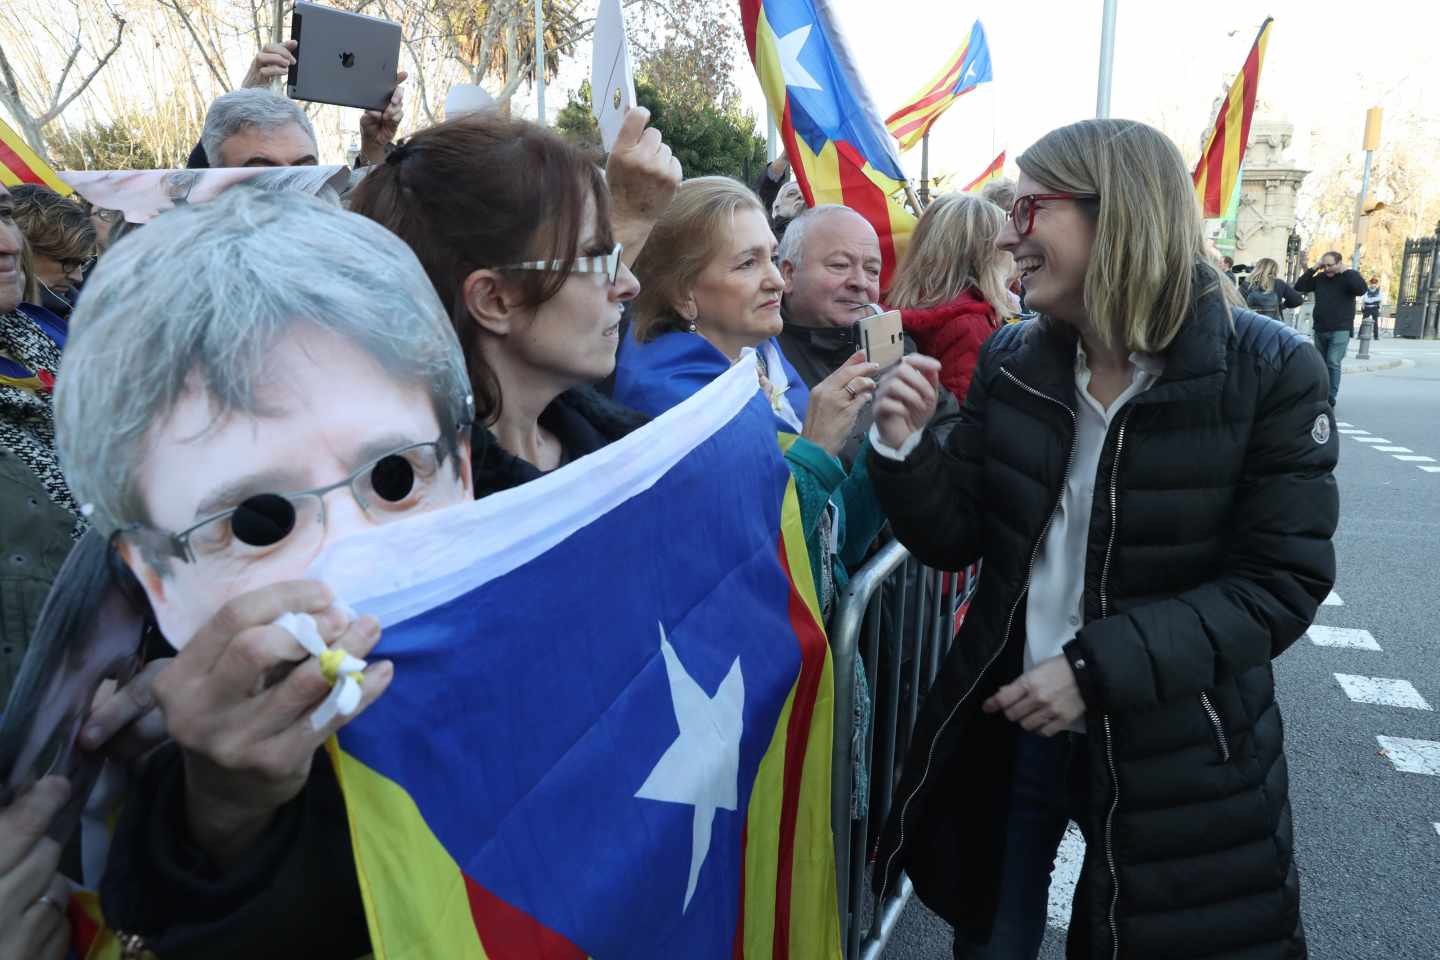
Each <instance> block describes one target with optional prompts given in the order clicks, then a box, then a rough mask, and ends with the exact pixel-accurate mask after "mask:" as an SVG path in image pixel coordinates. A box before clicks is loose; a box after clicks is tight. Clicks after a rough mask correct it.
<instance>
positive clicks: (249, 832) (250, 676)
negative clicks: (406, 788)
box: [56, 190, 473, 960]
mask: <svg viewBox="0 0 1440 960" xmlns="http://www.w3.org/2000/svg"><path fill="white" fill-rule="evenodd" d="M277 250H283V251H284V256H276V251H277ZM58 384H59V386H58V389H57V395H56V409H57V433H58V441H59V447H60V452H61V459H62V462H63V464H64V467H65V475H66V478H67V479H68V481H69V484H70V487H71V489H72V490H73V491H74V493H75V496H76V497H77V498H78V500H79V501H80V502H82V503H84V504H85V505H86V511H87V515H88V517H89V520H90V522H91V524H92V526H93V528H94V530H95V531H96V533H97V535H99V536H102V537H105V538H108V540H109V542H110V543H111V544H112V545H113V550H114V551H115V553H116V554H117V556H118V557H119V558H120V559H121V560H122V561H123V564H124V567H125V568H126V570H127V571H128V573H129V574H130V575H132V576H133V577H134V579H135V581H136V582H137V583H138V586H139V589H140V593H141V596H142V597H143V600H142V601H141V602H142V603H143V605H144V606H145V607H146V608H147V610H146V611H145V612H146V613H147V614H148V615H150V616H152V617H153V618H154V621H155V622H156V623H157V624H158V626H159V629H160V631H161V633H163V635H164V637H165V639H166V640H167V641H168V642H169V643H170V645H171V646H173V647H174V648H176V649H177V650H178V653H177V654H176V655H175V657H174V659H173V661H172V662H171V663H170V664H169V665H168V666H167V667H165V669H164V670H163V671H161V672H160V673H159V675H158V676H157V677H156V678H155V682H154V688H153V689H154V694H153V697H154V701H155V702H156V703H158V704H159V706H160V707H161V709H162V710H163V713H164V717H165V724H166V730H167V732H168V733H169V735H170V737H171V739H172V743H170V744H168V745H166V746H164V747H162V748H161V749H159V750H158V751H156V752H155V753H154V754H152V755H151V756H150V757H149V759H148V760H147V762H146V763H145V764H144V766H143V767H142V769H141V771H140V773H139V775H138V777H137V779H136V781H135V783H134V785H133V788H132V789H131V792H130V794H129V796H128V797H127V802H126V804H125V807H124V812H123V814H122V816H121V818H120V821H119V823H118V824H117V826H116V829H115V834H114V839H113V844H112V846H111V851H110V857H109V863H108V865H107V866H106V869H105V877H104V881H103V883H102V885H101V889H102V900H103V902H104V908H105V916H106V920H107V922H108V923H109V925H110V926H111V927H112V928H115V929H118V930H120V931H124V932H125V934H126V935H127V936H132V937H135V938H138V941H139V942H141V943H143V945H144V946H145V947H146V948H148V949H149V950H151V951H152V952H154V953H155V954H156V955H159V956H187V955H188V956H219V955H222V954H225V955H236V954H237V953H238V954H240V955H263V954H264V953H266V952H269V953H271V954H272V955H289V956H313V957H322V958H328V957H337V958H345V960H349V958H352V957H356V956H361V955H364V954H366V953H368V952H369V951H370V944H369V938H368V934H367V933H366V925H365V919H364V911H363V907H362V904H361V900H360V894H359V888H358V882H357V880H356V877H355V874H354V861H353V858H352V857H351V854H350V839H349V831H348V826H347V823H346V819H345V814H344V807H343V802H342V800H341V796H340V792H339V787H338V785H337V783H336V780H335V775H334V771H333V770H332V769H331V766H330V762H329V760H328V758H327V757H326V756H325V755H324V753H323V752H317V751H319V748H320V746H321V745H322V744H323V743H324V741H325V739H326V738H327V737H328V736H329V735H330V734H332V733H333V732H334V731H335V730H336V729H338V728H339V727H340V726H342V725H343V724H344V723H346V722H348V720H349V719H351V718H352V717H354V716H356V715H358V714H359V713H360V712H363V710H364V709H365V708H366V707H368V705H369V704H370V703H372V702H373V701H374V700H375V698H377V697H379V696H381V695H383V693H384V692H385V690H386V688H387V686H388V684H389V682H390V679H391V677H392V676H393V668H392V667H391V666H390V665H389V664H388V663H385V662H380V663H373V664H370V665H368V667H366V668H365V670H364V674H363V683H362V684H361V686H360V687H359V696H358V701H357V702H356V703H354V704H353V705H351V707H352V708H351V709H349V710H348V711H347V710H346V709H345V708H343V707H342V708H339V709H334V710H329V711H328V712H326V713H322V714H321V715H320V718H323V719H321V722H318V723H316V722H312V720H315V719H319V718H317V710H321V711H324V710H325V709H326V706H327V704H331V703H332V700H331V698H332V697H333V696H334V690H333V689H332V683H331V681H330V680H327V679H326V676H325V674H324V672H323V671H322V669H321V667H320V665H319V661H318V659H317V658H316V657H314V656H311V655H310V654H309V653H308V652H307V648H306V647H305V646H304V645H303V644H301V643H297V636H296V634H295V632H293V631H292V630H289V629H286V628H285V627H283V626H277V625H276V621H277V619H280V618H281V617H282V616H283V615H285V614H309V615H310V616H312V617H313V619H314V622H315V626H316V629H317V631H318V633H319V636H320V639H321V640H323V641H324V642H326V643H327V644H331V645H333V646H335V647H338V648H340V649H342V650H344V651H346V652H347V653H349V654H351V655H352V656H354V657H361V658H363V657H365V656H366V655H367V654H368V653H369V651H370V650H371V649H372V648H373V646H374V644H375V643H376V642H377V640H378V639H379V633H380V631H379V627H378V625H377V624H376V623H375V621H374V620H373V619H371V618H368V617H360V618H354V617H353V615H352V614H350V613H349V612H348V611H347V610H345V609H343V608H342V607H339V606H337V605H336V604H335V603H334V599H333V597H332V596H331V594H330V592H329V590H328V589H327V588H326V587H324V586H323V585H322V584H320V583H317V582H315V581H313V580H305V579H301V578H302V577H303V576H304V573H305V571H306V569H307V568H308V567H309V565H310V563H311V562H312V561H313V560H314V559H315V558H316V557H317V556H318V555H319V554H320V553H321V552H322V551H323V550H324V549H325V547H326V546H327V545H328V544H329V543H331V542H333V541H335V540H337V539H339V538H342V537H345V536H348V535H351V534H354V533H356V532H359V531H361V530H364V529H367V528H369V527H371V526H374V525H377V524H384V523H390V522H393V521H396V520H399V519H401V518H404V517H410V516H414V515H416V514H417V513H421V512H425V511H429V510H435V509H440V508H443V507H446V506H450V505H455V504H460V503H464V502H466V501H468V500H470V499H471V498H472V492H471V491H472V488H471V478H470V465H469V439H468V434H469V425H470V422H471V419H472V416H473V411H472V407H473V404H472V401H471V389H470V384H469V380H468V377H467V375H466V372H465V365H464V359H463V357H462V355H461V353H460V347H459V343H458V342H457V340H456V338H455V335H454V332H453V330H452V329H451V328H450V324H449V322H448V320H447V318H446V315H445V312H444V310H443V309H442V307H441V306H440V303H439V302H438V300H437V299H436V298H435V295H434V291H433V289H432V288H431V285H430V282H429V280H428V278H427V277H426V276H425V272H424V270H423V269H422V268H421V266H420V264H419V263H417V262H416V260H415V257H414V255H413V254H412V253H411V252H410V251H409V249H408V248H407V247H406V246H405V245H404V244H403V243H401V242H400V241H399V240H397V239H396V238H395V237H394V236H393V235H391V234H390V233H388V232H387V231H385V230H383V229H381V228H380V227H378V226H376V225H375V224H373V223H371V222H370V221H368V220H366V219H365V218H363V217H358V216H355V215H354V214H350V213H346V212H344V211H341V210H339V209H338V208H335V207H334V206H333V205H328V204H325V203H323V202H321V201H319V200H315V199H312V198H309V197H304V196H300V195H297V194H294V193H291V194H283V195H282V194H274V193H268V192H262V191H255V190H236V191H229V192H227V193H226V194H225V195H224V196H222V197H221V198H219V199H218V200H216V201H214V202H212V203H209V204H204V205H197V206H194V207H190V208H188V209H184V210H177V211H175V212H173V213H171V214H168V215H167V216H165V217H162V218H160V219H158V220H157V221H155V223H153V224H151V225H149V226H147V227H146V228H145V229H144V230H143V231H140V232H139V233H137V234H136V235H135V236H134V237H133V238H129V239H127V240H126V242H125V243H123V244H119V245H117V246H116V247H115V249H113V250H112V251H110V252H109V253H108V254H107V255H106V258H105V260H104V261H103V262H102V263H101V265H100V266H99V267H98V268H97V270H96V271H95V274H94V276H93V277H92V278H91V281H90V284H89V286H88V287H87V291H86V297H85V299H84V300H83V301H82V304H81V306H80V307H79V308H78V309H77V311H76V314H75V317H74V324H73V330H72V335H71V340H70V342H69V343H68V344H67V355H66V359H65V360H64V362H63V363H62V369H61V371H60V375H59V379H58ZM88 733H89V731H88V727H87V730H86V732H85V733H84V734H81V736H88ZM322 864H323V870H319V872H317V867H318V865H322ZM316 916H325V917H327V918H328V919H327V921H326V922H325V923H324V924H316V923H314V922H313V920H314V917H316ZM278 947H283V950H282V951H281V953H280V954H274V951H275V950H276V949H277V948H278Z"/></svg>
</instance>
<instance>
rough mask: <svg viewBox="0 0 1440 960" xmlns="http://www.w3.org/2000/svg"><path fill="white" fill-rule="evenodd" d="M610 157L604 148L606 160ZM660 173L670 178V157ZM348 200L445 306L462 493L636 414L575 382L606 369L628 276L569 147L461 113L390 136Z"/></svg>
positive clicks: (575, 447) (504, 122) (632, 287)
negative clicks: (457, 382)
mask: <svg viewBox="0 0 1440 960" xmlns="http://www.w3.org/2000/svg"><path fill="white" fill-rule="evenodd" d="M638 126H640V127H643V117H641V118H640V123H639V124H638ZM637 135H638V131H637ZM623 136H624V133H623V132H622V138H623ZM646 142H648V141H642V144H643V143H646ZM654 143H656V144H658V143H659V140H658V137H656V138H654ZM651 159H652V160H654V161H655V162H654V163H653V164H651V166H652V167H655V168H657V169H659V170H660V171H661V173H660V174H657V175H656V176H655V177H653V178H652V179H660V180H664V179H666V175H665V171H666V170H667V169H668V168H669V166H670V165H671V164H672V163H673V161H671V160H670V158H669V151H668V148H664V146H663V144H660V145H659V147H658V149H656V151H655V153H654V155H653V156H652V157H651ZM624 162H625V161H624V160H619V159H617V158H616V157H615V156H613V155H612V159H611V164H612V166H616V167H619V166H621V165H623V164H624ZM632 164H633V162H632ZM671 172H673V178H674V180H676V181H678V180H679V170H678V165H677V166H676V167H675V168H674V169H673V171H671ZM613 176H614V174H613V173H612V178H613ZM350 208H351V209H352V210H353V211H355V212H356V213H359V214H361V215H363V216H367V217H369V218H370V219H372V220H376V221H378V222H379V223H381V224H382V225H384V226H385V227H387V228H388V229H390V230H391V231H392V232H393V233H395V234H397V235H398V236H399V237H400V238H401V239H402V240H404V241H405V242H406V243H408V244H409V245H410V248H411V249H412V250H414V251H415V255H416V256H417V257H418V258H419V259H420V262H421V264H423V265H424V267H425V270H426V272H427V273H428V274H429V275H430V279H431V281H432V282H433V283H434V284H435V290H436V292H437V293H438V294H439V295H440V300H441V302H442V303H443V304H444V305H445V306H446V308H447V309H448V310H449V311H450V315H451V319H452V321H453V323H454V325H455V330H456V333H457V334H459V337H460V344H461V346H462V347H463V348H464V350H465V357H466V363H467V365H468V366H469V369H470V381H471V384H472V386H473V387H474V391H475V394H474V396H475V416H476V420H475V430H474V433H475V436H474V440H473V443H474V451H473V454H472V464H473V471H474V479H475V492H476V496H484V495H486V494H487V493H493V492H496V491H499V490H504V489H508V488H510V487H513V486H517V485H519V484H521V483H525V482H527V481H529V480H533V479H535V478H537V477H539V476H541V475H542V474H544V473H547V472H549V471H551V470H554V469H556V468H557V467H560V466H563V465H564V464H566V463H569V462H570V461H572V460H575V459H577V458H579V457H582V456H584V455H585V454H587V453H591V452H593V451H595V450H598V449H599V448H601V447H603V446H605V445H607V444H609V443H611V442H613V441H615V440H618V439H619V438H620V437H623V436H625V435H626V434H628V433H629V432H630V431H632V430H634V429H635V428H636V427H638V426H640V425H641V424H643V423H645V422H646V419H647V418H645V417H644V416H641V415H639V414H637V413H635V412H633V411H631V410H627V409H625V408H623V407H620V406H618V405H616V404H615V403H613V402H611V401H609V400H608V399H606V398H605V397H604V396H602V395H601V394H600V393H599V392H597V391H596V390H594V389H593V388H592V386H591V385H592V384H595V383H598V382H600V381H602V380H604V379H605V378H606V377H608V376H609V375H610V373H611V371H612V370H613V369H614V366H615V350H616V347H617V346H618V344H619V330H620V323H621V316H622V311H623V310H624V309H625V306H626V304H627V303H629V301H630V300H632V299H633V298H634V297H635V295H636V293H637V292H639V289H640V286H639V284H638V283H636V281H635V276H634V274H632V273H631V272H630V268H629V266H628V265H627V258H626V256H625V251H624V249H623V247H622V245H621V242H620V239H619V234H620V233H621V231H620V229H618V228H619V224H618V223H617V224H612V221H611V213H612V201H611V193H610V190H609V189H608V188H607V185H606V179H605V174H604V173H602V172H601V171H600V170H599V169H598V168H597V167H596V166H595V165H594V163H592V162H591V159H590V158H589V157H587V156H586V155H585V154H584V153H582V152H581V151H580V150H577V149H576V148H574V147H572V146H570V145H569V144H567V143H566V142H565V141H564V140H562V139H560V138H559V137H558V136H556V135H554V134H553V133H551V132H550V131H548V130H546V129H544V128H542V127H538V126H535V125H534V124H531V123H526V122H524V121H518V120H509V119H504V118H501V117H498V116H484V115H481V116H468V117H466V118H464V119H459V120H453V121H450V122H448V123H443V124H440V125H439V126H436V127H431V128H429V129H427V130H423V131H421V132H420V133H417V134H416V135H415V136H413V137H411V138H410V140H409V141H407V142H406V143H405V144H403V145H402V146H400V147H398V148H397V149H395V150H394V151H393V152H392V153H391V154H390V156H389V157H388V159H387V160H386V162H385V163H384V164H381V165H380V166H378V167H376V168H375V169H374V170H372V171H371V172H370V173H369V174H368V175H367V176H366V177H365V179H364V180H363V181H362V182H361V183H360V185H359V186H358V187H357V188H356V189H355V192H354V193H353V194H352V195H351V200H350Z"/></svg>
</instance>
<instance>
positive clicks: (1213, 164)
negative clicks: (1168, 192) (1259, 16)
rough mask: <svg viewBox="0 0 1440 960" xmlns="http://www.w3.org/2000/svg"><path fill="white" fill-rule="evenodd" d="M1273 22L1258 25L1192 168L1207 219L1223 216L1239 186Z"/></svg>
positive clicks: (1267, 20) (1196, 190) (1267, 19)
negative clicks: (1242, 62) (1243, 63)
mask: <svg viewBox="0 0 1440 960" xmlns="http://www.w3.org/2000/svg"><path fill="white" fill-rule="evenodd" d="M1274 22H1275V20H1274V18H1273V17H1266V18H1265V23H1264V24H1262V25H1261V27H1260V35H1259V36H1257V37H1256V38H1255V45H1254V46H1252V47H1251V48H1250V56H1248V57H1246V58H1245V66H1244V67H1243V68H1241V70H1240V75H1239V76H1237V77H1236V78H1235V82H1234V83H1233V84H1231V86H1230V95H1229V96H1227V97H1226V98H1225V102H1224V103H1222V104H1220V112H1219V113H1218V114H1216V116H1215V127H1214V129H1213V130H1211V131H1210V136H1209V137H1208V138H1207V139H1206V141H1205V150H1204V151H1203V152H1202V153H1201V155H1200V162H1199V163H1198V164H1197V165H1196V167H1195V195H1196V196H1197V197H1199V198H1200V205H1201V207H1202V208H1203V211H1204V213H1203V215H1204V216H1205V217H1206V218H1215V217H1220V216H1223V215H1224V210H1225V207H1226V206H1227V205H1228V204H1229V203H1230V198H1231V197H1232V196H1234V194H1235V190H1236V188H1237V187H1238V186H1239V185H1240V164H1241V163H1242V162H1243V161H1244V159H1245V145H1246V144H1247V143H1249V141H1250V120H1251V118H1252V117H1254V115H1255V95H1256V93H1257V92H1258V91H1259V89H1260V68H1261V67H1262V66H1264V64H1265V47H1266V45H1267V44H1268V43H1269V42H1270V27H1271V25H1272V24H1273V23H1274Z"/></svg>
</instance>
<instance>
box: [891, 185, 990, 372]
mask: <svg viewBox="0 0 1440 960" xmlns="http://www.w3.org/2000/svg"><path fill="white" fill-rule="evenodd" d="M1004 225H1005V211H1004V210H1001V209H1000V208H999V207H997V206H995V204H993V203H991V202H990V201H988V200H983V199H981V198H980V197H977V196H972V195H971V194H966V193H948V194H945V195H944V196H942V197H940V198H938V199H937V200H936V201H935V202H934V203H932V204H930V206H928V207H926V208H925V213H924V214H923V215H922V216H921V217H920V222H919V224H917V225H916V227H915V233H914V235H913V236H911V238H910V248H909V249H908V250H907V251H906V252H905V259H904V261H902V262H901V264H900V269H899V270H898V271H897V272H896V274H895V280H894V282H893V283H892V284H891V285H890V292H889V294H887V295H886V300H887V302H888V303H889V305H890V307H891V308H892V309H896V310H899V311H900V316H901V319H902V321H903V322H904V325H905V332H906V333H908V334H910V336H912V337H914V338H915V344H916V346H918V347H919V348H920V351H921V352H922V353H924V354H927V355H928V356H931V357H934V358H935V359H937V360H939V361H940V384H941V386H943V387H944V388H945V389H947V390H949V391H950V392H951V393H953V394H954V395H955V396H956V397H957V398H959V399H961V400H963V399H965V392H966V391H967V390H969V389H970V374H971V372H972V371H973V370H974V369H975V361H976V360H977V359H979V357H980V345H981V344H982V343H984V342H985V340H986V338H987V337H989V336H990V334H992V333H994V332H995V331H996V329H998V328H999V327H1000V325H1001V324H1002V323H1004V322H1005V318H1007V317H1009V316H1012V315H1013V314H1014V313H1015V312H1016V311H1015V304H1014V301H1013V299H1012V298H1011V296H1010V290H1009V287H1008V286H1007V282H1008V279H1009V276H1010V273H1011V271H1012V270H1014V268H1015V260H1014V258H1013V257H1011V256H1010V254H1008V253H1006V252H1005V251H1004V250H1001V249H1000V248H998V247H996V246H995V239H996V238H997V237H998V236H999V235H1000V228H1001V227H1003V226H1004Z"/></svg>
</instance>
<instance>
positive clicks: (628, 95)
mask: <svg viewBox="0 0 1440 960" xmlns="http://www.w3.org/2000/svg"><path fill="white" fill-rule="evenodd" d="M590 96H591V104H590V109H591V111H592V112H593V113H594V114H595V122H596V123H597V124H599V126H600V142H601V143H603V144H604V146H605V152H606V153H609V152H610V150H611V149H613V148H614V146H615V138H616V136H618V135H619V133H620V124H622V123H623V122H624V121H625V114H626V113H627V112H628V111H629V110H630V108H631V107H633V106H634V105H635V75H634V71H633V70H632V68H631V65H630V43H629V42H628V41H627V40H626V38H625V14H624V12H623V11H622V10H621V9H620V0H600V10H599V12H598V14H597V15H596V17H595V49H594V52H593V57H592V59H591V66H590Z"/></svg>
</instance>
